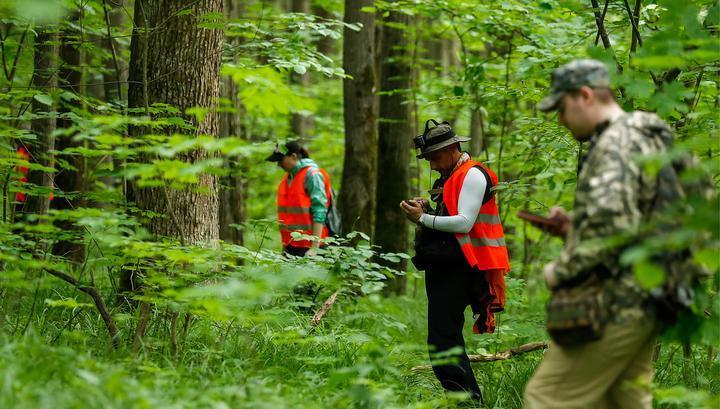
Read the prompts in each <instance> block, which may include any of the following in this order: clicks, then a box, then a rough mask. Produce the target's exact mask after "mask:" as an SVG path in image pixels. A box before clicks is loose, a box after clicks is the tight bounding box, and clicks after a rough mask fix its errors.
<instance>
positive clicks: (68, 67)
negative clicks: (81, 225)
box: [52, 11, 85, 262]
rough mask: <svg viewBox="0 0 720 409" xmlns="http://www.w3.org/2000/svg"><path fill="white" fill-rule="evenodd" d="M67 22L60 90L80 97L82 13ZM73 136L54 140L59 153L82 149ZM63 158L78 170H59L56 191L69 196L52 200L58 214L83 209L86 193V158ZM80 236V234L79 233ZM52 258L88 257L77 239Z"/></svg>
mask: <svg viewBox="0 0 720 409" xmlns="http://www.w3.org/2000/svg"><path fill="white" fill-rule="evenodd" d="M68 19H69V20H70V21H71V22H72V23H73V24H67V25H66V28H65V31H64V32H63V33H62V34H61V36H62V38H61V44H60V61H61V64H62V65H61V67H60V71H59V78H58V87H60V88H61V89H64V90H65V91H67V92H71V93H75V94H79V93H80V91H79V90H80V86H81V83H82V71H81V70H82V68H81V67H80V65H81V64H80V62H81V61H82V60H81V54H80V48H79V44H78V37H79V33H78V32H77V31H76V30H75V29H74V28H73V26H75V25H76V24H77V23H78V21H79V20H80V13H79V12H77V11H75V12H73V13H72V14H70V16H68ZM63 104H65V105H70V104H77V102H76V101H73V102H63ZM58 111H59V113H63V112H69V111H70V109H69V107H68V106H63V105H62V104H61V105H60V106H59V107H58ZM72 125H73V123H72V121H71V120H70V119H66V118H60V117H58V119H57V127H58V128H69V127H71V126H72ZM72 137H73V135H64V136H63V137H61V138H58V139H56V140H55V147H56V150H57V151H58V152H60V151H63V150H65V149H69V148H76V147H78V146H79V143H78V142H75V141H73V140H72ZM62 158H63V159H64V160H66V161H67V162H68V163H69V164H70V165H71V166H73V167H74V168H75V169H58V172H57V173H56V174H55V187H56V188H57V191H58V192H60V193H62V194H64V195H67V196H56V197H55V198H54V199H53V202H52V206H53V208H55V209H58V210H69V209H74V208H77V207H81V206H83V205H84V204H83V199H82V196H80V195H81V194H82V192H84V191H85V183H84V175H85V158H84V157H82V156H78V155H72V156H66V155H63V156H62ZM58 225H59V226H60V228H62V229H63V230H77V226H75V225H73V224H72V223H70V222H64V221H63V222H60V223H58ZM78 234H80V233H78ZM53 254H57V255H60V256H66V257H68V258H70V259H71V260H73V261H75V262H80V261H82V260H83V259H84V257H85V246H84V244H83V243H82V241H81V240H80V238H79V237H78V238H77V239H75V240H73V239H69V240H67V241H59V242H57V243H56V244H55V246H54V247H53Z"/></svg>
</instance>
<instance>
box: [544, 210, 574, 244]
mask: <svg viewBox="0 0 720 409" xmlns="http://www.w3.org/2000/svg"><path fill="white" fill-rule="evenodd" d="M548 219H551V220H555V221H556V222H557V225H556V226H548V227H547V228H546V230H547V232H548V233H550V234H552V235H553V236H558V237H562V238H565V237H567V234H568V230H570V216H568V214H567V212H566V211H565V209H563V208H562V207H553V208H551V209H550V213H549V214H548Z"/></svg>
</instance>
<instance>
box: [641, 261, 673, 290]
mask: <svg viewBox="0 0 720 409" xmlns="http://www.w3.org/2000/svg"><path fill="white" fill-rule="evenodd" d="M633 268H634V272H635V278H637V281H638V284H640V286H641V287H643V288H644V289H646V290H652V289H653V288H657V287H660V286H661V285H662V284H663V283H664V282H665V271H664V270H663V269H662V268H661V267H660V266H658V265H657V264H655V263H652V262H650V261H641V262H639V263H636V264H635V265H634V266H633Z"/></svg>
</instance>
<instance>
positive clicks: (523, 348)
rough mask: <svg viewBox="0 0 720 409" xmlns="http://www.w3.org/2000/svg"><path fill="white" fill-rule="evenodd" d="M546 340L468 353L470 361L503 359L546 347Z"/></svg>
mask: <svg viewBox="0 0 720 409" xmlns="http://www.w3.org/2000/svg"><path fill="white" fill-rule="evenodd" d="M547 347H548V345H547V342H544V341H540V342H531V343H529V344H524V345H520V346H519V347H515V348H510V349H508V350H506V351H502V352H498V353H497V354H480V355H468V358H469V359H470V362H493V361H504V360H507V359H510V358H512V357H514V356H515V355H521V354H525V353H528V352H532V351H537V350H539V349H543V350H544V349H547ZM410 370H411V371H413V372H419V371H429V370H432V366H430V365H419V366H415V367H412V368H411V369H410Z"/></svg>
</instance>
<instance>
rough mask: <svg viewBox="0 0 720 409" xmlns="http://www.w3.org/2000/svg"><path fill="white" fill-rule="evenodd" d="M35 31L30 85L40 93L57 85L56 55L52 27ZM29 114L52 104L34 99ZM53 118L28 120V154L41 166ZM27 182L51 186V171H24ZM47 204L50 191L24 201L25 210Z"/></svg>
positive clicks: (49, 159) (42, 210)
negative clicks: (30, 137)
mask: <svg viewBox="0 0 720 409" xmlns="http://www.w3.org/2000/svg"><path fill="white" fill-rule="evenodd" d="M37 32H38V35H37V37H35V55H34V57H33V63H34V65H35V68H34V73H33V79H32V83H33V86H34V87H37V88H40V89H43V90H45V91H44V93H51V92H52V90H53V88H55V87H56V86H57V75H56V74H57V73H56V72H55V70H56V68H57V59H58V46H57V43H58V35H57V31H56V29H55V28H53V27H46V28H44V27H39V28H38V30H37ZM32 111H33V114H40V113H42V112H51V111H53V106H52V105H45V104H43V103H41V102H40V101H38V100H36V99H34V100H33V103H32ZM55 125H56V123H55V118H53V117H50V118H35V119H33V120H32V124H31V130H32V133H34V134H35V135H36V137H37V139H36V140H35V142H34V143H33V144H32V146H30V154H31V155H32V157H33V158H34V159H33V161H34V162H35V163H38V164H41V165H43V166H52V164H53V156H52V153H51V151H52V150H54V149H55V137H54V136H53V134H52V133H53V132H54V131H55ZM28 181H29V182H30V183H31V184H34V185H37V186H42V187H46V188H48V189H50V188H52V174H50V173H48V172H43V171H40V170H31V171H30V172H29V175H28ZM49 208H50V195H49V192H48V193H42V194H39V195H30V196H28V198H27V201H26V202H25V209H24V210H25V212H27V213H35V214H46V213H47V212H48V209H49Z"/></svg>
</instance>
